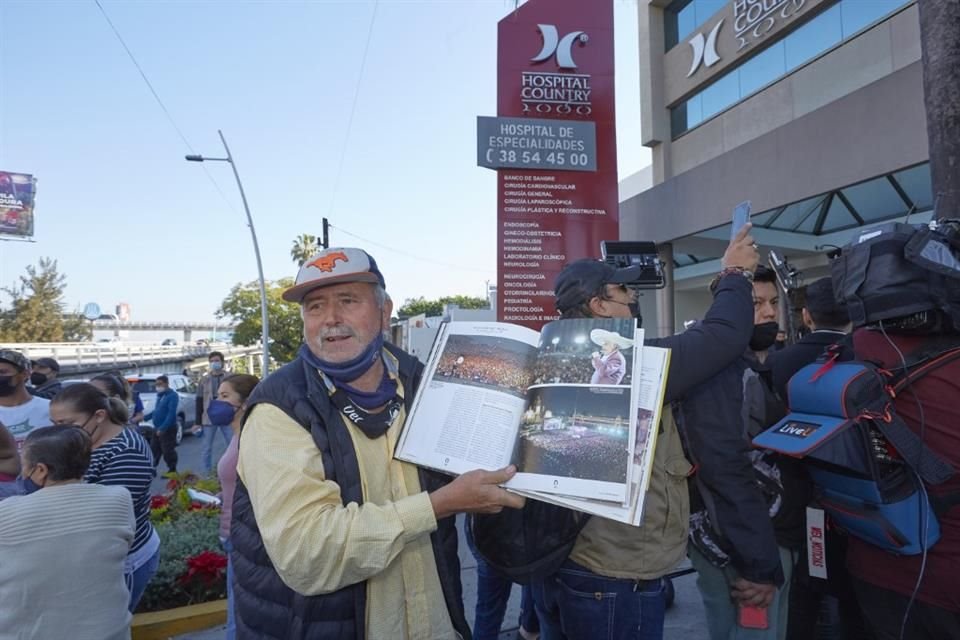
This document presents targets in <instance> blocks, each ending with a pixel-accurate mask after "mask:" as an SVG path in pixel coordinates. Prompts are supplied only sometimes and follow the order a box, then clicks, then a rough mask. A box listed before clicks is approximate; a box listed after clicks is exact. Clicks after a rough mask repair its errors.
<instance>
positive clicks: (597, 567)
mask: <svg viewBox="0 0 960 640" xmlns="http://www.w3.org/2000/svg"><path fill="white" fill-rule="evenodd" d="M660 425H661V429H662V431H661V433H660V434H659V435H658V436H657V450H656V452H655V453H654V456H653V474H652V475H651V477H650V488H649V489H648V490H647V494H646V497H645V499H644V506H643V524H641V525H640V526H639V527H633V526H630V525H627V524H623V523H620V522H614V521H613V520H606V519H604V518H591V519H590V521H589V522H587V525H586V526H585V527H584V528H583V531H581V532H580V537H579V538H577V542H576V544H575V545H574V548H573V552H572V553H571V554H570V559H571V560H573V561H574V562H576V563H577V564H580V565H583V566H584V567H587V568H588V569H590V570H591V571H592V572H594V573H596V574H598V575H602V576H607V577H611V578H624V579H629V580H653V579H655V578H660V577H662V576H663V575H665V574H667V573H669V572H670V571H671V570H672V569H673V568H674V567H676V566H677V565H678V564H679V563H680V561H681V560H683V558H684V557H685V556H686V553H687V532H688V527H689V523H690V495H689V493H688V491H687V476H688V475H689V473H690V470H691V469H692V466H691V464H690V463H689V462H688V461H687V459H686V457H685V456H684V453H683V445H682V443H681V441H680V433H679V432H678V431H677V425H676V422H675V421H674V419H673V414H672V413H671V411H670V408H669V407H664V411H663V419H662V420H661V423H660Z"/></svg>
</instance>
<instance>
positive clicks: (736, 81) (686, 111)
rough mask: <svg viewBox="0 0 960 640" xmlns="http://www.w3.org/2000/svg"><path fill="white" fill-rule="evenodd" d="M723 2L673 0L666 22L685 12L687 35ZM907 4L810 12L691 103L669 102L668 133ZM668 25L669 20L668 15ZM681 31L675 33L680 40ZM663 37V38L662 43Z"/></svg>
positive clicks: (870, 1)
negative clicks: (804, 20)
mask: <svg viewBox="0 0 960 640" xmlns="http://www.w3.org/2000/svg"><path fill="white" fill-rule="evenodd" d="M724 4H725V2H715V1H714V0H709V1H708V0H688V1H686V2H682V1H680V0H678V1H677V2H674V3H673V5H671V8H668V10H667V15H668V17H669V16H671V15H673V16H674V18H676V20H675V21H674V22H673V23H672V24H674V26H675V27H677V28H679V25H680V22H681V16H680V13H681V12H683V11H687V12H688V13H686V14H684V16H683V24H684V25H687V24H688V23H689V24H692V25H693V26H692V27H690V28H689V31H687V32H685V33H684V34H683V35H688V34H689V33H690V32H692V31H693V30H694V29H695V28H696V27H697V26H699V24H701V23H702V22H704V21H705V20H707V19H708V18H710V16H711V15H713V13H715V12H716V11H717V10H719V9H720V8H722V7H723V5H724ZM908 4H910V1H909V0H841V1H840V2H838V3H837V4H835V5H833V6H832V7H830V8H829V9H827V10H826V11H824V12H822V13H820V14H818V15H816V16H814V17H813V18H812V19H811V20H810V21H808V22H807V23H806V24H804V25H802V26H801V27H799V28H798V29H797V30H795V31H793V32H792V33H790V34H789V35H788V36H786V37H785V38H782V39H780V40H777V41H776V42H773V43H771V44H770V45H769V46H768V47H767V48H766V49H764V50H763V51H761V52H759V53H758V54H756V55H755V56H753V57H752V58H750V59H749V60H747V61H746V62H744V63H743V64H742V65H740V66H739V67H736V68H735V69H732V70H730V71H728V72H727V73H725V74H723V75H721V76H719V77H718V78H717V79H716V80H714V81H713V83H711V84H710V85H708V86H707V87H705V88H704V89H702V90H701V91H700V92H699V93H697V94H695V95H693V96H692V97H691V98H689V99H688V100H687V102H689V103H695V104H693V105H692V106H691V107H688V106H687V102H684V103H681V104H679V105H677V106H675V107H673V108H672V111H674V112H680V113H679V114H676V115H675V117H672V118H671V126H672V133H673V136H674V137H677V136H680V135H682V134H683V133H684V132H686V131H687V130H689V129H692V128H693V127H695V126H697V125H698V124H700V123H701V122H703V121H704V120H706V119H707V118H710V117H712V116H714V115H716V114H718V113H720V112H721V111H723V110H725V109H728V108H729V107H731V106H733V105H734V104H736V103H737V102H739V101H740V100H743V99H744V98H747V97H749V96H750V95H752V94H754V93H756V92H757V91H759V90H761V89H763V88H764V87H766V86H768V85H770V84H772V83H773V82H776V81H777V80H779V79H780V78H782V77H783V76H785V75H786V74H788V73H790V72H791V71H793V70H795V69H797V68H798V67H800V66H802V65H804V64H806V63H807V62H809V61H810V60H812V59H814V58H816V57H817V56H819V55H821V54H823V53H824V52H825V51H828V50H829V49H831V48H832V47H834V46H836V45H837V44H839V43H840V42H842V41H843V40H844V39H846V38H849V37H851V36H853V35H856V34H857V33H858V32H859V31H862V30H863V29H864V28H865V27H868V26H870V25H872V24H874V23H876V22H879V21H880V20H882V19H884V18H886V17H888V16H889V15H890V14H891V13H892V12H894V11H896V10H898V9H901V8H903V7H904V6H906V5H908ZM701 5H702V7H703V8H702V11H704V12H707V11H710V13H709V14H707V15H703V17H702V19H701V18H700V16H701V14H700V13H699V12H698V11H699V10H701ZM674 8H676V9H678V12H677V13H675V14H671V11H673V10H674ZM698 20H699V21H698ZM669 24H670V20H669V19H668V25H669ZM684 28H685V29H686V28H687V27H686V26H685V27H684ZM683 35H680V36H679V38H680V39H681V40H682V39H683ZM668 36H669V28H668ZM669 42H670V39H669V37H668V45H669ZM674 44H676V42H674ZM668 48H669V46H668ZM731 78H732V79H731ZM734 85H736V87H737V89H736V91H733V90H732V87H733V86H734ZM691 114H696V115H697V116H698V117H691Z"/></svg>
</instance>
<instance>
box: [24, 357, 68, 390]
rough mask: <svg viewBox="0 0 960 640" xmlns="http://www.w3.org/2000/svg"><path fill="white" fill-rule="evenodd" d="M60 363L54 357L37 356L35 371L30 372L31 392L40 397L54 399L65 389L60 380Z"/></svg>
mask: <svg viewBox="0 0 960 640" xmlns="http://www.w3.org/2000/svg"><path fill="white" fill-rule="evenodd" d="M59 375H60V363H59V362H57V361H56V360H54V359H53V358H37V359H36V360H34V361H33V372H32V373H31V374H30V384H31V385H32V386H31V388H30V393H32V394H33V395H35V396H37V397H38V398H46V399H47V400H52V399H53V397H54V396H55V395H57V394H58V393H60V391H61V390H63V383H62V382H60V380H59V379H58V376H59Z"/></svg>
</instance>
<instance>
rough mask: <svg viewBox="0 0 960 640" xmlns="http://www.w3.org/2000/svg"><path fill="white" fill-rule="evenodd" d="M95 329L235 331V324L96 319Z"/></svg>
mask: <svg viewBox="0 0 960 640" xmlns="http://www.w3.org/2000/svg"><path fill="white" fill-rule="evenodd" d="M92 324H93V328H94V329H100V330H105V329H116V330H121V331H122V330H124V329H129V330H133V331H165V330H176V331H183V330H185V329H190V330H192V331H233V329H234V326H235V325H234V324H233V323H231V322H209V321H206V322H182V321H178V322H121V321H119V320H94V321H93V323H92Z"/></svg>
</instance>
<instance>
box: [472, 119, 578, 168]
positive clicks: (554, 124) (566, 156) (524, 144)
mask: <svg viewBox="0 0 960 640" xmlns="http://www.w3.org/2000/svg"><path fill="white" fill-rule="evenodd" d="M477 164H478V165H479V166H481V167H487V168H489V169H544V170H561V171H596V170H597V134H596V125H595V124H594V123H593V122H580V121H575V120H546V119H541V118H491V117H485V116H480V117H478V118H477Z"/></svg>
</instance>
